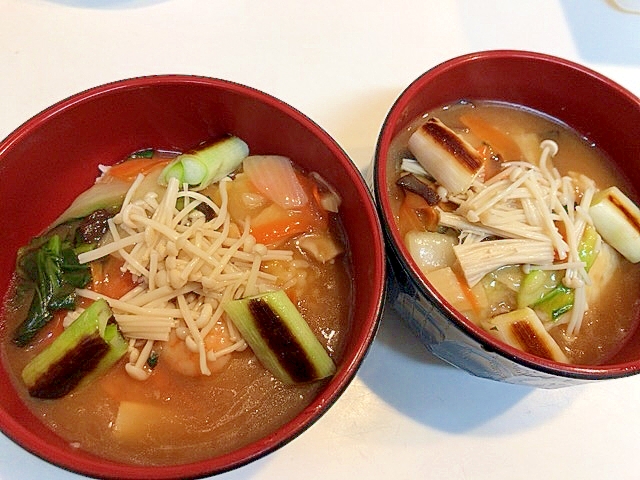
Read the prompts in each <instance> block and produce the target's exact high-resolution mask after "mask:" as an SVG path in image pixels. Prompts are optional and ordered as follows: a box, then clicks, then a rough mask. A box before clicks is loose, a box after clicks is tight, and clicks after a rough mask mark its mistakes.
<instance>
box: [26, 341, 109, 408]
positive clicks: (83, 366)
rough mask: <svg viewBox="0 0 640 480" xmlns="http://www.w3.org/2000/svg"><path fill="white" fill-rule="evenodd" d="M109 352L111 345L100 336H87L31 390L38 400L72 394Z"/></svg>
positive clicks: (50, 368)
mask: <svg viewBox="0 0 640 480" xmlns="http://www.w3.org/2000/svg"><path fill="white" fill-rule="evenodd" d="M108 351H109V345H108V344H107V343H106V342H105V341H104V340H103V339H102V337H100V335H98V334H97V333H96V334H95V335H91V336H87V337H85V338H83V339H82V341H81V342H80V343H78V344H77V345H76V346H75V347H74V348H73V350H71V351H70V352H68V353H67V354H66V355H65V356H64V357H62V358H61V359H60V360H59V361H58V362H56V363H54V364H53V365H51V366H50V367H49V369H48V370H47V372H46V373H45V374H44V375H42V376H41V377H40V378H39V379H38V381H37V382H36V383H35V384H34V385H33V386H32V387H30V388H29V394H30V395H31V396H32V397H36V398H46V399H54V398H60V397H64V396H65V395H66V394H67V393H69V392H71V391H72V390H73V389H74V388H75V387H76V386H78V384H79V383H80V381H82V379H83V378H84V377H85V375H87V374H88V373H89V372H91V371H93V370H94V369H95V368H96V367H97V366H98V363H100V360H102V358H103V357H104V356H105V355H106V354H107V352H108Z"/></svg>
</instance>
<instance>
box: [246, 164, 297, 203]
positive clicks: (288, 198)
mask: <svg viewBox="0 0 640 480" xmlns="http://www.w3.org/2000/svg"><path fill="white" fill-rule="evenodd" d="M243 169H244V172H245V173H246V174H247V176H248V177H249V180H251V183H253V185H254V186H255V187H256V189H257V190H258V191H259V192H260V193H261V194H263V195H264V196H265V197H267V198H269V199H270V200H271V201H273V202H274V203H276V204H278V205H279V206H281V207H282V208H285V209H295V208H300V207H304V206H305V205H306V204H307V203H308V202H309V198H308V197H307V194H306V193H305V191H304V188H303V187H302V185H301V184H300V181H299V180H298V177H297V176H296V172H295V170H294V168H293V165H292V164H291V161H290V160H289V159H288V158H287V157H283V156H280V155H250V156H249V157H247V158H245V159H244V162H243Z"/></svg>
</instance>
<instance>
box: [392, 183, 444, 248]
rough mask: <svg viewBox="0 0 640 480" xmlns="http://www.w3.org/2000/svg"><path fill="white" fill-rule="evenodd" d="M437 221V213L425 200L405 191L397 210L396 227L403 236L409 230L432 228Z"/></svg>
mask: <svg viewBox="0 0 640 480" xmlns="http://www.w3.org/2000/svg"><path fill="white" fill-rule="evenodd" d="M436 223H437V213H436V212H435V211H434V208H433V207H432V206H431V205H429V204H428V203H427V201H426V200H425V199H424V198H423V197H421V196H420V195H417V194H415V193H413V192H409V191H405V192H404V199H403V201H402V203H401V204H400V210H399V212H398V228H399V229H400V235H402V237H403V238H404V236H405V235H406V234H407V233H408V232H410V231H411V230H419V231H424V230H433V229H434V227H435V226H436Z"/></svg>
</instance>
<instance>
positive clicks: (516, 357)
mask: <svg viewBox="0 0 640 480" xmlns="http://www.w3.org/2000/svg"><path fill="white" fill-rule="evenodd" d="M522 59H525V60H529V61H533V62H543V63H546V64H550V65H553V66H554V67H555V68H558V69H565V70H571V71H573V72H576V73H578V74H580V75H585V76H588V77H591V78H592V79H593V80H594V81H596V82H600V83H602V84H604V85H606V87H607V88H608V89H610V90H612V91H614V92H615V93H616V95H620V96H622V97H625V98H626V99H627V100H629V101H630V102H632V103H635V105H636V106H637V108H638V109H639V110H640V98H638V97H637V96H636V95H634V94H633V93H632V92H630V91H629V90H627V89H626V88H624V87H622V86H621V85H619V84H618V83H616V82H615V81H613V80H611V79H610V78H608V77H606V76H604V75H602V74H600V73H599V72H596V71H595V70H592V69H591V68H588V67H586V66H584V65H581V64H579V63H576V62H573V61H571V60H567V59H564V58H561V57H557V56H554V55H549V54H545V53H539V52H534V51H528V50H510V49H497V50H482V51H477V52H472V53H467V54H464V55H460V56H457V57H453V58H450V59H448V60H445V61H443V62H441V63H439V64H438V65H436V66H434V67H432V68H430V69H428V70H427V71H425V72H424V73H422V74H421V75H420V76H418V77H417V78H416V79H414V80H413V81H412V82H411V83H410V84H409V85H408V86H407V87H406V88H404V89H403V90H402V91H401V93H400V94H399V95H398V97H397V98H396V100H395V101H394V103H393V104H392V106H391V107H390V109H389V111H388V112H387V115H386V116H385V119H384V121H383V123H382V126H381V129H380V133H379V135H378V140H377V143H376V148H375V152H374V181H373V185H374V193H375V198H376V205H377V208H378V214H379V216H380V217H381V219H382V220H383V230H384V233H385V240H386V242H387V247H388V248H391V250H392V252H393V253H392V255H393V256H394V257H395V258H396V259H397V261H398V263H399V264H400V266H401V267H402V268H403V270H404V271H405V272H409V276H410V277H411V283H412V286H413V287H415V288H416V289H417V290H418V291H419V292H420V295H422V296H423V297H426V298H428V299H435V300H436V302H435V303H434V306H435V307H436V308H437V309H438V310H439V311H440V313H441V314H443V315H444V316H445V317H446V318H447V319H448V320H449V321H451V322H452V323H453V325H454V326H455V327H456V328H457V329H458V330H460V331H462V332H463V333H464V334H465V335H468V336H469V337H470V338H472V339H473V340H474V341H475V342H477V343H478V344H479V345H480V346H481V348H483V349H484V350H486V351H489V352H496V353H497V354H499V355H501V356H503V357H505V358H507V359H509V360H511V361H513V362H515V363H516V364H519V365H522V366H524V367H527V368H529V369H532V370H535V371H539V372H544V373H547V374H551V375H556V376H559V377H565V378H572V379H576V380H585V381H590V380H606V379H613V378H621V377H626V376H630V375H634V374H636V373H639V372H640V359H638V360H635V361H627V362H620V363H612V364H608V365H583V364H564V363H560V362H556V361H553V360H548V359H545V358H541V357H537V356H535V355H531V354H529V353H526V352H522V351H520V350H518V349H516V348H514V347H511V346H509V345H507V344H506V343H503V342H502V341H500V340H498V339H496V338H495V337H493V336H492V335H490V334H489V333H488V332H486V331H485V330H483V329H482V328H481V327H479V326H477V325H475V324H474V323H473V322H471V321H470V320H468V319H467V318H466V317H464V316H463V315H462V314H461V313H459V312H458V311H457V310H456V309H455V308H454V307H453V306H452V305H451V304H450V303H449V302H447V301H446V300H445V299H444V297H442V296H441V295H440V294H439V293H438V292H437V290H436V289H435V288H434V287H433V286H432V285H431V283H430V282H429V281H428V280H426V279H425V278H424V277H423V275H422V274H421V273H420V269H419V267H418V265H417V263H416V262H415V261H414V260H413V259H412V258H411V256H410V255H409V253H408V251H407V250H406V248H405V247H404V243H403V242H402V239H401V238H400V235H399V231H398V229H397V227H396V226H395V220H394V219H393V214H392V213H391V208H390V204H389V201H388V198H387V195H386V182H387V175H386V152H387V150H388V147H389V144H390V142H391V140H392V139H393V135H392V132H391V130H392V127H390V125H394V126H395V124H396V123H401V124H402V123H403V124H404V125H406V123H407V122H406V121H405V122H399V121H398V119H399V118H400V117H401V116H402V112H403V110H404V109H405V108H406V106H407V104H408V103H409V102H410V100H411V98H412V97H413V95H414V94H415V93H416V92H417V91H419V90H420V89H421V87H422V85H423V84H424V83H426V82H428V81H429V80H430V79H431V78H433V77H437V76H439V75H441V74H445V73H447V72H448V71H449V70H452V69H456V68H459V67H460V66H465V65H467V64H470V63H477V62H485V61H495V60H506V61H509V60H522ZM525 106H526V105H525ZM407 120H408V121H411V120H413V119H407ZM560 121H562V120H561V119H560ZM389 270H391V269H389ZM636 328H640V326H637V327H636Z"/></svg>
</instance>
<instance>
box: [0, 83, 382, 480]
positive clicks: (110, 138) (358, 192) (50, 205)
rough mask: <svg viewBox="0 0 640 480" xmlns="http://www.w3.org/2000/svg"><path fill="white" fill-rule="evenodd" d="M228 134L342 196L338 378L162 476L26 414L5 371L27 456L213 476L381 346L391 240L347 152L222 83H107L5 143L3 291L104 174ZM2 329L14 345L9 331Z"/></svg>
mask: <svg viewBox="0 0 640 480" xmlns="http://www.w3.org/2000/svg"><path fill="white" fill-rule="evenodd" d="M224 134H234V135H237V136H239V137H240V138H242V139H244V140H245V141H246V142H247V144H249V145H250V148H251V150H252V153H257V154H259V153H264V154H272V153H273V154H279V155H285V156H288V157H289V158H291V159H292V160H294V162H295V163H296V164H298V165H299V166H301V167H303V168H304V169H307V170H308V171H315V172H318V173H319V174H320V175H321V176H322V177H323V178H324V179H326V180H327V181H328V182H329V183H330V184H331V185H333V186H334V187H335V189H336V190H337V191H338V192H339V194H340V196H341V198H342V204H341V206H340V213H339V215H340V217H341V223H342V224H343V226H344V230H345V236H346V243H347V251H348V255H349V256H350V265H351V272H352V277H353V278H352V282H353V287H354V288H353V298H352V299H351V308H350V315H351V323H350V331H349V332H348V335H347V336H348V339H347V340H346V346H345V349H344V352H343V355H342V356H341V358H340V359H338V360H337V362H336V364H337V365H336V366H337V371H336V373H335V375H334V376H333V377H332V378H331V379H330V380H328V381H327V382H326V384H324V385H323V386H322V388H321V390H320V391H319V393H318V394H317V395H316V396H315V398H314V399H313V400H312V401H311V403H310V404H309V405H308V406H306V407H305V408H304V409H303V410H302V411H300V412H299V413H298V414H297V415H296V416H295V417H294V418H292V419H291V420H290V421H287V422H286V423H285V424H284V425H282V426H281V427H279V428H278V429H277V430H275V431H273V432H270V433H269V434H268V435H266V436H264V437H263V438H260V439H259V440H257V441H253V442H251V443H249V444H246V445H244V446H242V447H240V448H238V449H236V450H235V451H231V452H228V453H225V454H222V455H219V456H217V457H213V458H207V459H204V460H201V461H197V462H191V463H187V464H181V465H167V466H162V467H155V466H139V465H131V464H126V463H119V462H117V461H113V460H107V459H104V458H101V457H98V456H96V455H93V454H90V453H87V452H85V451H83V450H81V449H78V448H74V446H72V445H71V444H70V443H69V442H68V441H65V440H64V439H63V438H61V437H60V436H58V435H57V434H56V433H54V432H53V431H52V430H50V429H49V428H48V427H46V426H45V425H44V424H43V423H42V422H41V421H40V419H39V418H38V417H37V416H35V415H34V414H33V413H32V412H31V411H30V410H29V409H28V408H27V407H26V406H25V403H24V402H23V401H22V400H21V397H20V396H19V395H18V393H17V391H16V387H15V383H14V382H13V381H12V379H11V376H10V374H9V372H8V371H7V368H6V365H5V364H4V363H2V365H0V390H1V391H2V395H1V397H0V399H1V400H0V430H2V432H3V433H4V434H5V435H6V436H7V437H9V438H10V439H12V440H13V441H15V442H16V443H17V444H19V445H20V446H22V447H23V448H25V449H26V450H28V451H29V452H32V453H33V454H35V455H37V456H38V457H40V458H42V459H44V460H46V461H48V462H50V463H53V464H55V465H58V466H60V467H62V468H65V469H68V470H71V471H73V472H77V473H80V474H84V475H89V476H95V477H107V478H156V479H161V478H192V477H202V476H206V475H213V474H216V473H220V472H224V471H228V470H230V469H233V468H236V467H239V466H241V465H244V464H246V463H248V462H251V461H253V460H255V459H257V458H259V457H262V456H264V455H266V454H268V453H270V452H272V451H274V450H276V449H278V448H279V447H282V446H283V445H285V444H286V443H287V442H289V441H291V440H292V439H294V438H295V437H296V436H297V435H299V434H300V433H302V432H303V431H304V430H305V429H306V428H308V427H309V426H310V425H311V424H313V423H314V422H315V421H316V420H318V419H319V418H320V417H321V416H322V415H323V413H324V412H326V411H327V409H329V408H330V407H331V406H332V405H333V404H334V402H335V401H336V400H337V399H338V397H339V396H340V395H341V394H342V392H343V391H344V390H345V388H346V387H347V386H348V384H349V383H350V381H351V380H352V379H353V377H354V376H355V374H356V371H357V369H358V367H359V365H360V364H361V362H362V361H363V358H364V356H365V354H366V352H367V350H368V348H369V346H370V344H371V342H372V341H373V338H374V336H375V332H376V329H377V325H378V323H379V318H380V313H381V309H382V303H383V298H384V287H385V262H384V242H383V237H382V230H381V226H380V222H379V220H378V217H377V213H376V210H375V206H374V203H373V200H372V197H371V193H370V190H369V189H368V187H367V185H366V183H365V182H364V180H363V179H362V177H361V175H360V172H359V171H358V169H357V168H356V166H355V165H354V163H353V162H352V161H351V160H350V159H349V158H348V156H347V155H346V154H345V152H344V151H343V150H342V149H341V148H340V147H339V145H338V144H337V143H336V142H335V141H334V140H333V139H332V138H331V137H330V136H329V135H328V134H327V133H326V132H325V131H324V130H323V129H322V128H320V127H319V126H318V125H317V124H315V123H314V122H313V121H312V120H310V119H309V118H308V117H306V116H305V115H303V114H302V113H300V112H299V111H298V110H296V109H294V108H293V107H291V106H289V105H287V104H286V103H284V102H282V101H280V100H278V99H276V98H274V97H272V96H270V95H268V94H266V93H263V92H260V91H258V90H255V89H253V88H250V87H247V86H244V85H240V84H236V83H233V82H229V81H225V80H220V79H213V78H205V77H196V76H185V75H163V76H151V77H141V78H133V79H127V80H122V81H118V82H114V83H110V84H106V85H103V86H99V87H96V88H93V89H90V90H88V91H84V92H81V93H79V94H77V95H75V96H72V97H70V98H68V99H65V100H63V101H61V102H59V103H57V104H56V105H54V106H52V107H50V108H48V109H47V110H45V111H43V112H41V113H39V114H38V115H36V116H35V117H33V118H31V119H30V120H28V121H27V122H26V123H24V124H23V125H22V126H20V127H18V128H17V129H16V130H15V131H14V132H13V133H11V134H10V135H9V136H8V137H7V138H6V139H5V140H4V141H2V143H0V171H1V172H2V182H1V183H0V197H1V198H2V199H3V202H2V204H1V206H0V231H2V232H4V235H5V238H4V239H3V249H2V252H1V253H0V290H2V291H3V292H6V291H7V289H8V286H9V282H10V279H11V274H12V271H13V269H14V266H15V259H16V251H17V250H18V248H19V247H20V246H21V245H24V244H25V243H27V242H28V241H29V239H30V238H31V237H33V236H35V235H37V234H39V233H40V232H41V231H43V229H45V228H46V227H47V226H48V225H49V224H51V222H53V221H54V219H55V218H56V217H57V216H58V215H59V214H60V213H61V212H62V211H63V210H64V209H65V208H66V207H67V206H68V205H69V204H70V202H71V201H72V199H73V198H74V197H75V196H77V195H78V194H79V193H80V192H82V191H83V190H85V189H86V188H88V187H89V186H90V185H91V184H92V183H93V182H94V180H95V177H96V175H97V172H98V166H99V165H100V164H103V165H110V164H113V163H115V162H117V161H119V160H122V159H124V158H126V157H127V155H129V154H130V153H131V152H134V151H138V150H140V149H144V148H149V147H154V148H157V149H162V150H169V151H184V150H187V149H190V148H193V147H195V146H197V145H198V144H200V143H201V142H202V141H203V140H206V139H210V138H216V137H220V136H221V135H224ZM356 305H357V308H356V307H355V306H356ZM0 328H2V327H0ZM0 331H1V333H2V334H3V335H6V328H2V330H0Z"/></svg>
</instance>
